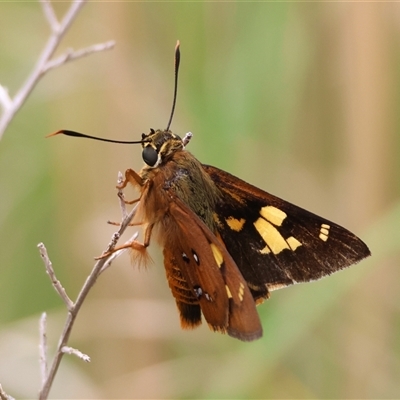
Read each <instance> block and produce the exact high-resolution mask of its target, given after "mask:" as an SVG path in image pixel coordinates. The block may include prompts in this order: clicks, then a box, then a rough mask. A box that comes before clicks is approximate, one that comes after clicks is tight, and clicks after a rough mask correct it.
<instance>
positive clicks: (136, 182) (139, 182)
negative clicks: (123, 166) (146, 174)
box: [117, 168, 143, 189]
mask: <svg viewBox="0 0 400 400" xmlns="http://www.w3.org/2000/svg"><path fill="white" fill-rule="evenodd" d="M128 183H130V184H131V185H132V186H143V179H142V178H141V177H140V175H139V174H138V173H137V172H135V171H134V170H133V169H130V168H129V169H127V170H126V171H125V179H124V180H123V181H122V183H121V184H120V185H117V189H124V188H126V185H127V184H128Z"/></svg>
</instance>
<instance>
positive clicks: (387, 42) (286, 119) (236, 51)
mask: <svg viewBox="0 0 400 400" xmlns="http://www.w3.org/2000/svg"><path fill="white" fill-rule="evenodd" d="M55 7H56V11H57V14H58V16H59V17H60V16H62V15H63V14H64V12H65V11H66V9H67V7H68V4H67V3H57V4H55ZM48 36H49V27H48V25H47V22H46V20H45V18H44V16H43V13H42V9H41V7H40V4H38V3H36V2H32V3H1V4H0V37H1V42H0V43H1V45H0V83H1V84H2V85H4V86H7V87H8V88H9V90H10V94H12V95H13V94H14V93H15V91H16V90H17V88H18V87H19V86H20V85H21V83H22V82H23V81H24V79H25V77H26V76H27V74H28V73H29V71H30V70H31V69H32V67H33V65H34V63H35V61H36V59H37V57H38V55H39V53H40V51H41V49H42V48H43V46H44V44H45V42H46V40H47V38H48ZM110 39H114V40H116V47H115V49H114V50H112V51H107V52H103V53H98V54H94V55H91V56H89V57H87V58H84V59H81V60H79V61H76V62H73V63H69V64H67V65H65V66H63V67H61V68H59V69H56V70H53V71H51V72H50V73H49V74H48V75H46V76H45V77H44V79H43V80H42V81H41V82H40V83H39V85H38V86H37V88H36V89H35V91H34V92H33V94H32V95H31V96H30V98H29V99H28V102H27V103H26V104H25V105H24V107H23V108H22V109H21V111H20V112H19V113H18V114H17V116H16V117H15V119H14V120H13V121H12V123H11V125H10V126H9V128H8V130H7V131H6V133H5V136H4V138H3V140H2V141H1V142H0V243H1V245H0V246H1V247H0V249H1V250H0V383H1V384H2V385H3V388H4V389H5V390H6V391H7V392H8V393H9V394H10V395H13V396H14V397H17V398H27V397H35V396H36V395H37V392H38V389H39V385H40V377H39V362H38V341H39V334H38V325H39V317H40V314H41V312H43V311H47V312H48V314H49V316H48V319H49V321H48V325H49V326H48V342H49V347H50V349H49V352H50V354H53V353H52V352H53V350H54V347H55V345H56V343H57V340H58V337H59V335H60V332H61V329H62V326H63V324H64V319H65V317H66V310H65V307H64V306H63V304H62V302H61V300H60V298H59V297H58V296H57V294H56V293H55V291H54V289H53V288H52V286H51V283H50V281H49V279H48V277H47V276H46V273H45V269H44V266H43V263H42V261H41V259H40V257H39V253H38V251H37V248H36V245H37V244H38V243H39V242H44V243H45V245H46V246H47V249H48V251H49V255H50V257H51V260H52V262H53V265H54V268H55V270H56V273H57V276H58V278H59V279H60V280H61V282H62V283H63V285H64V287H65V288H66V290H67V292H68V293H69V295H70V297H71V298H73V299H74V298H75V297H76V295H77V293H78V291H79V289H80V287H81V286H82V284H83V282H84V280H85V278H86V276H87V275H88V274H89V272H90V270H91V268H92V266H93V264H94V260H93V257H94V256H96V255H99V254H100V253H101V252H102V251H103V249H104V248H105V247H106V245H107V244H108V242H109V240H110V237H111V235H112V233H113V232H114V231H115V227H112V226H109V225H107V224H106V221H107V220H110V219H111V220H116V221H118V220H119V218H120V210H119V203H118V199H117V196H116V190H115V184H116V178H117V172H118V171H124V170H125V169H127V168H134V169H136V170H138V169H139V168H140V167H141V165H142V161H141V151H140V148H139V147H138V146H137V147H135V146H121V145H113V144H106V143H101V142H94V141H86V140H81V139H73V138H67V137H56V138H52V139H45V138H44V136H45V135H46V134H48V133H50V132H54V131H56V130H58V129H62V128H64V129H73V130H78V131H81V132H85V133H87V134H92V135H99V136H103V137H108V138H114V139H122V140H135V139H139V138H140V134H141V133H142V132H147V131H148V130H149V128H150V127H151V128H165V126H166V124H167V121H168V117H169V112H170V107H171V98H172V90H173V52H174V46H175V43H176V40H177V39H179V40H180V41H181V53H182V60H181V74H180V82H179V91H178V104H177V109H176V113H175V118H174V120H173V123H172V130H173V131H174V132H176V133H178V134H180V135H183V134H184V133H185V132H187V131H191V132H193V133H194V138H193V139H192V141H191V143H190V145H189V150H190V151H192V152H193V153H194V154H195V155H196V156H197V157H198V158H199V159H200V160H201V161H202V162H204V163H208V164H211V165H215V166H218V167H220V168H222V169H225V170H227V171H229V172H231V173H233V174H235V175H237V176H239V177H241V178H243V179H245V180H247V181H248V182H250V183H253V184H255V185H257V186H259V187H261V188H263V189H264V190H267V191H269V192H271V193H273V194H275V195H277V196H279V197H283V198H284V199H286V200H288V201H290V202H293V203H295V204H298V205H300V206H303V207H304V208H307V209H310V210H312V211H313V212H315V213H317V214H320V215H323V216H324V217H326V218H328V219H331V220H334V221H335V222H338V223H340V224H342V225H344V226H346V227H347V228H349V229H350V230H352V231H354V232H355V233H357V234H358V235H359V236H361V237H362V238H363V239H364V240H365V241H366V243H367V244H368V245H369V246H370V249H371V251H372V253H373V257H372V258H370V259H369V260H366V261H364V262H362V263H361V264H360V265H357V266H354V267H352V268H350V269H349V270H346V271H344V272H341V273H339V274H336V275H334V276H332V277H330V278H329V279H325V280H322V281H320V282H318V283H313V284H310V285H298V286H295V287H291V288H289V289H287V290H281V291H277V292H274V293H273V295H272V298H271V299H270V300H269V301H268V302H266V303H265V304H263V305H262V306H260V307H259V308H258V311H259V313H260V315H261V317H262V320H263V327H264V336H263V338H262V339H261V340H258V341H257V342H253V343H241V342H239V341H237V340H235V339H232V338H230V337H228V336H223V335H219V334H214V333H212V332H210V331H209V329H208V327H207V325H206V324H205V325H204V324H203V326H202V327H201V328H199V329H197V330H195V331H189V332H185V331H181V330H180V327H179V318H178V314H177V312H176V310H175V303H174V300H173V298H172V296H171V294H170V292H169V288H168V285H167V283H166V279H165V273H164V269H163V264H162V257H161V251H160V249H159V248H157V246H152V249H151V254H152V257H153V260H154V265H153V266H152V267H151V268H149V269H147V270H144V269H143V270H140V271H139V270H138V269H137V268H135V267H134V266H132V265H131V263H130V260H129V256H128V255H123V256H122V257H120V258H119V259H118V260H117V261H116V262H115V263H114V264H113V266H112V268H110V269H109V270H107V271H106V272H105V273H104V274H103V275H102V276H101V278H100V279H99V281H98V282H97V284H96V285H95V287H94V288H93V290H92V292H91V293H90V295H89V297H88V299H87V301H86V302H85V304H84V306H83V308H82V310H81V313H80V314H79V316H78V319H77V322H76V326H75V328H74V331H73V333H72V336H71V339H70V345H71V346H73V347H75V348H78V349H80V350H81V351H82V352H84V353H87V354H89V355H90V356H91V359H92V362H91V363H90V364H85V363H83V362H82V361H80V360H78V359H76V358H75V357H72V356H66V357H64V360H63V362H62V365H61V367H60V370H59V373H58V376H57V378H56V381H55V384H54V387H53V391H52V392H51V396H52V397H53V398H206V399H208V398H210V399H211V398H243V399H249V398H398V397H400V379H399V377H400V313H399V311H400V307H399V304H400V290H399V289H400V285H399V282H400V265H399V261H400V196H399V194H400V184H399V182H400V180H399V178H400V161H399V160H400V141H399V134H398V131H399V123H400V120H399V115H400V114H399V106H400V99H399V93H400V92H399V84H400V81H399V73H400V46H399V45H400V4H398V3H397V4H396V3H357V2H356V3H354V2H352V3H332V2H330V3H288V2H286V3H274V2H269V3H250V2H249V3H247V2H241V3H234V2H232V3H225V2H214V3H211V2H204V3H202V2H198V3H194V2H193V3H192V2H157V3H151V2H142V3H133V2H132V3H128V2H118V3H117V2H115V3H112V2H101V3H100V2H96V3H95V2H93V3H89V4H87V5H86V6H85V7H84V8H83V10H82V11H81V13H80V14H79V16H78V18H77V19H76V21H75V22H74V24H73V26H72V28H71V30H70V31H69V33H68V35H67V36H66V37H65V38H64V40H63V42H62V45H61V48H60V50H59V52H58V54H61V53H62V52H63V51H65V50H66V49H67V48H68V47H73V48H75V49H78V48H81V47H85V46H89V45H91V44H93V43H98V42H103V41H107V40H110ZM132 193H133V192H132ZM131 234H132V232H129V236H130V235H131Z"/></svg>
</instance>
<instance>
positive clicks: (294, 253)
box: [203, 165, 370, 300]
mask: <svg viewBox="0 0 400 400" xmlns="http://www.w3.org/2000/svg"><path fill="white" fill-rule="evenodd" d="M203 167H204V170H205V171H206V172H207V173H208V174H209V175H210V177H211V178H212V180H213V181H214V183H215V184H216V185H217V187H218V188H219V189H220V190H221V192H222V197H221V200H220V201H219V202H218V204H217V205H216V215H215V218H216V221H217V223H218V230H219V232H220V234H221V237H222V239H223V241H224V243H225V246H226V248H227V250H228V251H229V253H230V255H231V256H232V257H233V259H234V260H235V262H236V265H237V266H238V267H239V269H240V271H241V272H242V274H243V276H244V278H245V280H246V281H247V283H248V285H249V287H250V288H251V290H252V293H253V296H254V298H255V299H256V300H257V299H261V298H263V297H267V296H268V290H274V289H279V288H282V287H285V286H288V285H290V284H293V283H296V282H309V281H311V280H315V279H319V278H321V277H323V276H326V275H329V274H331V273H333V272H336V271H338V270H340V269H343V268H345V267H348V266H350V265H351V264H354V263H356V262H358V261H360V260H362V259H363V258H365V257H367V256H369V255H370V251H369V249H368V247H367V246H366V245H365V243H363V242H362V241H361V240H360V239H359V238H358V237H357V236H355V235H354V234H353V233H351V232H350V231H348V230H347V229H345V228H343V227H341V226H339V225H337V224H335V223H333V222H331V221H328V220H326V219H324V218H321V217H319V216H317V215H315V214H313V213H311V212H309V211H306V210H304V209H302V208H300V207H297V206H295V205H293V204H291V203H288V202H286V201H284V200H282V199H280V198H278V197H275V196H273V195H271V194H269V193H267V192H264V191H262V190H261V189H258V188H256V187H254V186H252V185H250V184H248V183H246V182H244V181H242V180H240V179H239V178H236V177H235V176H233V175H231V174H229V173H227V172H225V171H222V170H220V169H218V168H215V167H211V166H207V165H203ZM265 287H267V289H268V290H266V289H265Z"/></svg>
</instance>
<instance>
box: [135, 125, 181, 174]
mask: <svg viewBox="0 0 400 400" xmlns="http://www.w3.org/2000/svg"><path fill="white" fill-rule="evenodd" d="M141 143H142V148H143V151H142V157H143V161H144V162H145V163H146V165H147V166H149V167H151V168H156V167H158V166H159V165H160V164H162V163H163V162H165V161H166V160H167V159H168V158H170V157H171V156H172V155H173V154H174V153H175V152H177V151H179V150H183V148H184V144H183V141H182V139H181V138H180V137H179V136H178V135H175V134H174V133H172V132H171V131H170V130H160V129H158V130H156V131H155V130H154V129H150V132H149V133H148V134H145V133H142V140H141Z"/></svg>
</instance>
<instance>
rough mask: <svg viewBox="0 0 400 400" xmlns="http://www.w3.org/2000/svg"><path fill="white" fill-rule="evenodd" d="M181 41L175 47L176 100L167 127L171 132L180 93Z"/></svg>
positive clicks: (173, 101)
mask: <svg viewBox="0 0 400 400" xmlns="http://www.w3.org/2000/svg"><path fill="white" fill-rule="evenodd" d="M179 46H180V43H179V40H178V41H177V42H176V46H175V87H174V99H173V100H172V110H171V115H170V117H169V121H168V125H167V129H166V130H167V131H168V130H169V127H170V125H171V122H172V117H173V116H174V111H175V104H176V94H177V92H178V71H179V63H180V61H181V52H180V50H179Z"/></svg>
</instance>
